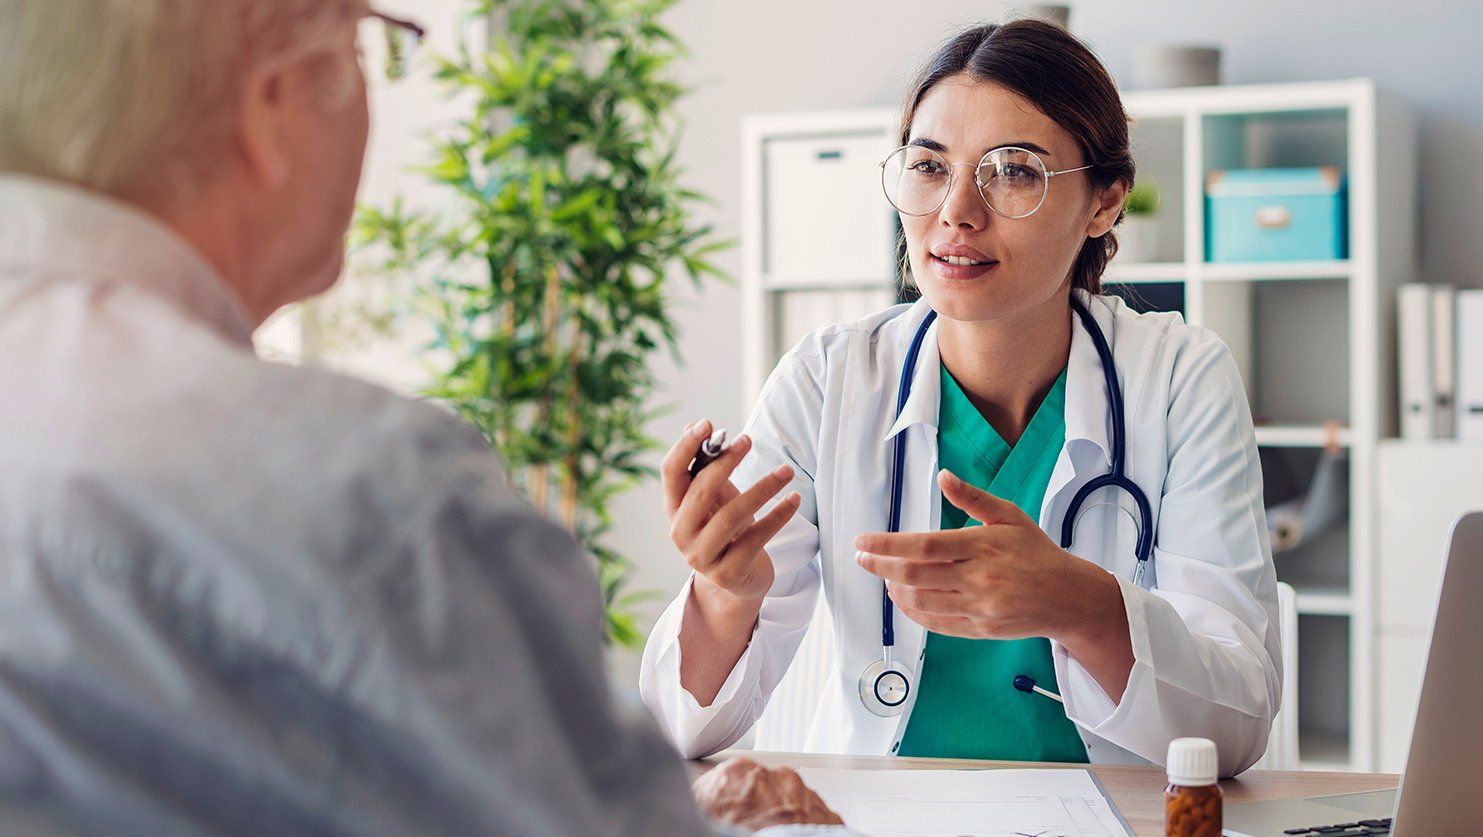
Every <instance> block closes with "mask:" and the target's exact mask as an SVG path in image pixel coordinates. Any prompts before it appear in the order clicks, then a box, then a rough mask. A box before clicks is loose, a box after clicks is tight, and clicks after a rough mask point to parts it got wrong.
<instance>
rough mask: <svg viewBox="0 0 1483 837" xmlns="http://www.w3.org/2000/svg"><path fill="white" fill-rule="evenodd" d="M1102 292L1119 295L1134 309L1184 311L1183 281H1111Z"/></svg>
mask: <svg viewBox="0 0 1483 837" xmlns="http://www.w3.org/2000/svg"><path fill="white" fill-rule="evenodd" d="M1102 292H1103V293H1106V294H1111V295H1113V296H1117V297H1121V298H1122V300H1123V301H1124V302H1126V303H1127V304H1128V307H1129V308H1132V309H1133V310H1134V311H1139V312H1147V311H1177V312H1178V313H1180V314H1183V313H1185V294H1184V283H1183V282H1139V283H1127V282H1113V283H1108V284H1104V285H1103V286H1102Z"/></svg>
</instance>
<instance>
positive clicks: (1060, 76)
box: [900, 20, 1133, 294]
mask: <svg viewBox="0 0 1483 837" xmlns="http://www.w3.org/2000/svg"><path fill="white" fill-rule="evenodd" d="M962 74H967V75H968V77H969V78H971V79H973V80H975V81H987V82H993V83H995V84H999V85H1002V86H1003V87H1005V88H1007V89H1009V90H1011V91H1013V92H1014V93H1017V94H1019V95H1020V96H1023V97H1024V98H1026V99H1028V100H1030V101H1031V102H1034V103H1035V105H1036V106H1038V107H1039V109H1040V111H1041V112H1042V113H1044V114H1045V115H1046V116H1048V117H1050V118H1051V120H1053V121H1054V122H1055V123H1056V124H1058V125H1060V126H1061V127H1062V128H1064V129H1065V130H1066V131H1067V133H1069V134H1071V136H1072V137H1073V138H1075V140H1076V142H1077V145H1079V146H1080V147H1081V153H1082V158H1083V161H1084V162H1083V163H1081V164H1080V165H1090V166H1092V168H1090V169H1088V170H1087V172H1086V174H1087V176H1088V178H1090V180H1091V184H1092V186H1093V187H1094V188H1096V189H1105V188H1107V187H1108V186H1111V185H1112V184H1114V183H1116V182H1118V181H1120V180H1121V181H1125V182H1126V183H1127V184H1128V186H1129V188H1131V187H1132V185H1133V155H1132V153H1131V152H1130V151H1129V150H1128V115H1127V112H1126V111H1125V110H1123V102H1122V98H1121V97H1120V96H1119V95H1118V92H1117V86H1116V85H1114V84H1113V83H1112V76H1110V75H1109V74H1108V72H1107V68H1106V67H1104V66H1102V62H1101V61H1099V60H1097V56H1095V55H1093V54H1092V51H1091V50H1090V49H1088V48H1087V46H1086V45H1085V44H1083V43H1082V42H1081V41H1080V40H1078V39H1077V38H1076V37H1075V36H1074V35H1072V34H1070V33H1069V32H1067V31H1066V30H1064V29H1062V28H1060V27H1058V26H1055V25H1053V24H1050V23H1045V22H1043V21H1039V20H1016V21H1011V22H1009V23H1002V24H987V25H983V26H975V27H973V28H971V29H967V30H965V31H963V32H961V33H959V34H958V35H956V36H954V37H953V39H952V40H950V41H948V42H947V43H946V44H944V45H943V46H942V47H941V48H940V49H938V50H937V52H936V53H935V54H933V56H932V57H931V58H930V59H928V61H927V64H926V66H925V67H923V68H922V71H921V74H920V75H918V77H917V79H916V82H915V83H914V84H913V85H912V86H911V89H910V92H909V94H908V95H907V98H906V106H905V107H904V108H903V111H902V116H901V131H900V144H901V145H905V144H906V143H907V141H908V140H909V139H910V138H911V122H912V119H913V118H915V116H916V111H917V107H918V105H920V104H921V102H922V99H923V98H924V97H925V96H926V95H927V93H928V91H930V90H931V89H932V88H933V87H935V86H936V85H937V83H938V82H940V81H942V80H943V79H947V78H951V77H953V76H957V75H962ZM1122 217H1123V216H1122V213H1119V214H1118V218H1117V220H1118V223H1121V222H1122ZM1116 253H1117V237H1116V235H1115V234H1114V233H1113V232H1112V231H1108V233H1107V234H1106V235H1104V236H1102V237H1101V238H1091V239H1087V241H1086V242H1085V243H1084V244H1082V247H1081V253H1080V254H1079V255H1078V256H1077V257H1076V263H1075V264H1074V265H1073V266H1072V268H1071V287H1073V288H1080V289H1082V290H1084V291H1087V292H1088V293H1092V294H1097V293H1101V290H1102V272H1103V271H1104V270H1105V269H1106V268H1107V262H1108V261H1109V260H1111V259H1112V257H1113V255H1115V254H1116Z"/></svg>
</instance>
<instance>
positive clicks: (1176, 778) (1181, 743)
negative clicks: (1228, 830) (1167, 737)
mask: <svg viewBox="0 0 1483 837" xmlns="http://www.w3.org/2000/svg"><path fill="white" fill-rule="evenodd" d="M1165 764H1166V765H1168V768H1169V786H1168V787H1166V788H1164V834H1165V835H1167V837H1220V827H1221V799H1220V785H1217V784H1216V783H1215V782H1216V779H1217V776H1218V773H1219V770H1220V766H1219V765H1220V763H1219V761H1218V760H1217V759H1216V753H1215V742H1214V741H1211V740H1210V739H1208V738H1176V739H1174V740H1173V741H1170V742H1169V758H1168V759H1167V761H1165Z"/></svg>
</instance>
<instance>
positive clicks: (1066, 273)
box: [901, 75, 1110, 321]
mask: <svg viewBox="0 0 1483 837" xmlns="http://www.w3.org/2000/svg"><path fill="white" fill-rule="evenodd" d="M907 142H908V144H909V145H913V146H921V147H925V148H928V149H931V150H933V151H935V152H936V153H937V155H938V156H939V157H940V158H942V159H943V160H945V161H946V162H947V163H948V165H950V166H951V167H952V171H953V183H952V188H951V189H950V190H949V191H948V194H947V199H946V200H945V201H944V202H943V204H942V206H941V207H939V208H938V209H937V210H936V211H933V212H930V213H928V214H926V215H915V216H914V215H906V214H904V213H903V214H902V215H901V225H902V228H903V230H904V231H905V234H906V245H907V255H908V257H909V258H910V260H911V270H912V275H913V276H914V277H915V278H916V281H917V285H918V286H919V287H920V288H921V291H922V294H923V296H925V297H926V298H927V301H928V302H929V303H930V304H931V306H932V308H933V309H934V310H936V311H937V312H938V314H939V315H940V316H943V317H947V318H949V319H953V320H962V321H983V320H997V319H1004V318H1013V317H1015V316H1017V315H1020V314H1023V313H1024V312H1027V311H1030V310H1033V309H1035V308H1037V307H1039V306H1042V305H1046V304H1051V303H1052V301H1053V300H1056V299H1064V298H1065V295H1066V289H1067V287H1068V283H1069V277H1070V273H1071V268H1072V265H1073V264H1074V263H1075V261H1076V256H1077V254H1078V253H1079V252H1080V250H1081V247H1082V244H1083V243H1084V242H1085V241H1086V239H1087V237H1088V236H1089V235H1101V234H1103V233H1105V232H1106V229H1102V228H1101V225H1100V224H1098V222H1097V218H1096V216H1097V209H1098V201H1097V199H1096V198H1097V195H1096V194H1095V191H1094V190H1093V188H1092V186H1091V184H1090V181H1089V180H1088V179H1087V174H1088V172H1075V173H1068V174H1061V175H1056V176H1054V177H1051V178H1049V179H1048V180H1047V181H1046V182H1047V183H1048V186H1049V191H1048V192H1047V194H1046V196H1045V202H1044V203H1043V204H1041V206H1040V208H1039V209H1038V210H1036V211H1035V212H1034V213H1033V214H1031V215H1029V216H1028V217H1024V218H1006V217H1004V216H1003V215H998V214H995V213H994V212H993V211H991V210H990V209H989V207H988V206H987V204H986V203H985V202H984V198H983V196H982V194H981V193H980V192H979V187H978V184H977V183H976V181H975V178H974V167H975V166H977V164H978V163H979V161H980V160H981V159H982V158H983V156H984V155H985V154H986V153H987V152H989V151H990V150H993V149H996V148H1001V147H1003V146H1018V147H1020V148H1025V149H1028V150H1030V151H1033V152H1035V154H1036V155H1038V156H1039V157H1040V159H1041V161H1042V162H1043V163H1044V166H1045V168H1046V169H1047V170H1049V171H1061V170H1063V169H1074V168H1077V167H1079V166H1083V165H1086V164H1087V161H1086V160H1084V159H1083V158H1082V153H1081V150H1080V148H1079V147H1078V145H1077V142H1076V140H1075V139H1074V138H1073V137H1072V135H1071V134H1070V133H1069V132H1067V131H1066V130H1065V129H1064V128H1062V127H1061V126H1060V125H1058V124H1056V123H1055V122H1054V121H1053V120H1051V118H1050V117H1048V116H1046V115H1045V114H1044V113H1041V112H1040V111H1039V110H1037V109H1036V108H1035V106H1034V105H1033V104H1032V103H1031V102H1030V101H1028V100H1026V99H1024V98H1022V97H1021V96H1019V95H1018V94H1016V93H1013V92H1011V91H1010V90H1009V89H1007V88H1005V87H1003V86H1001V85H999V84H996V83H994V82H987V81H976V80H974V79H972V78H970V77H969V76H967V75H957V76H952V77H950V78H947V79H944V80H942V81H941V82H939V83H938V84H937V85H936V86H935V87H933V88H932V89H931V90H930V91H928V92H927V95H926V96H924V97H923V98H922V101H921V103H920V104H919V105H918V106H917V110H916V113H915V114H914V116H913V118H912V124H911V131H910V134H909V135H908V138H907ZM963 164H966V165H963ZM1108 226H1110V223H1109V224H1108ZM965 261H966V262H968V263H964V262H965ZM952 262H958V263H957V264H954V263H952Z"/></svg>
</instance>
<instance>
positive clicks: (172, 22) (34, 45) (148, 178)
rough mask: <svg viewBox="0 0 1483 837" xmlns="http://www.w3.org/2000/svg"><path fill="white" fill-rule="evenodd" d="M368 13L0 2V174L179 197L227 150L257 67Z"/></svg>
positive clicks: (202, 4) (143, 198) (150, 198)
mask: <svg viewBox="0 0 1483 837" xmlns="http://www.w3.org/2000/svg"><path fill="white" fill-rule="evenodd" d="M365 11H366V0H0V171H3V172H18V173H22V174H29V175H34V176H38V177H44V178H48V179H51V180H57V181H62V182H65V183H70V184H73V185H76V186H80V187H83V188H86V189H91V190H94V191H98V192H103V193H106V194H110V195H113V196H115V197H119V198H122V199H124V200H129V201H132V202H136V203H141V204H159V203H164V202H170V201H173V200H175V199H177V198H179V197H181V195H182V192H183V190H187V189H190V188H191V187H192V186H193V185H196V184H198V183H199V182H200V181H201V180H202V179H203V178H204V177H206V176H208V175H209V172H210V171H211V169H212V167H213V165H214V164H215V163H216V161H218V160H220V158H221V154H222V151H223V150H224V148H225V147H226V145H227V143H229V142H230V138H231V131H232V130H233V128H234V124H235V118H236V115H237V112H238V108H239V105H240V104H241V100H242V93H243V90H244V88H245V81H246V79H247V78H248V76H249V74H250V73H252V72H254V71H257V70H259V69H262V68H265V67H268V66H269V65H272V64H274V63H275V62H286V61H295V60H301V59H308V58H311V57H313V56H314V55H315V54H316V53H317V52H320V51H324V52H326V53H328V52H329V51H330V48H331V47H332V45H333V43H334V38H335V37H336V33H338V32H344V31H345V30H344V27H345V26H346V24H347V23H348V22H349V21H350V20H352V19H354V18H358V17H359V16H361V15H362V14H364V12H365ZM325 63H326V72H327V74H330V72H331V70H332V69H333V68H332V67H331V66H330V65H331V64H332V63H333V62H328V61H327V62H325ZM339 63H342V64H343V63H345V62H339ZM339 69H340V75H342V76H343V74H344V71H345V70H347V69H353V68H339ZM340 82H341V86H342V87H343V78H342V79H340Z"/></svg>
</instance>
